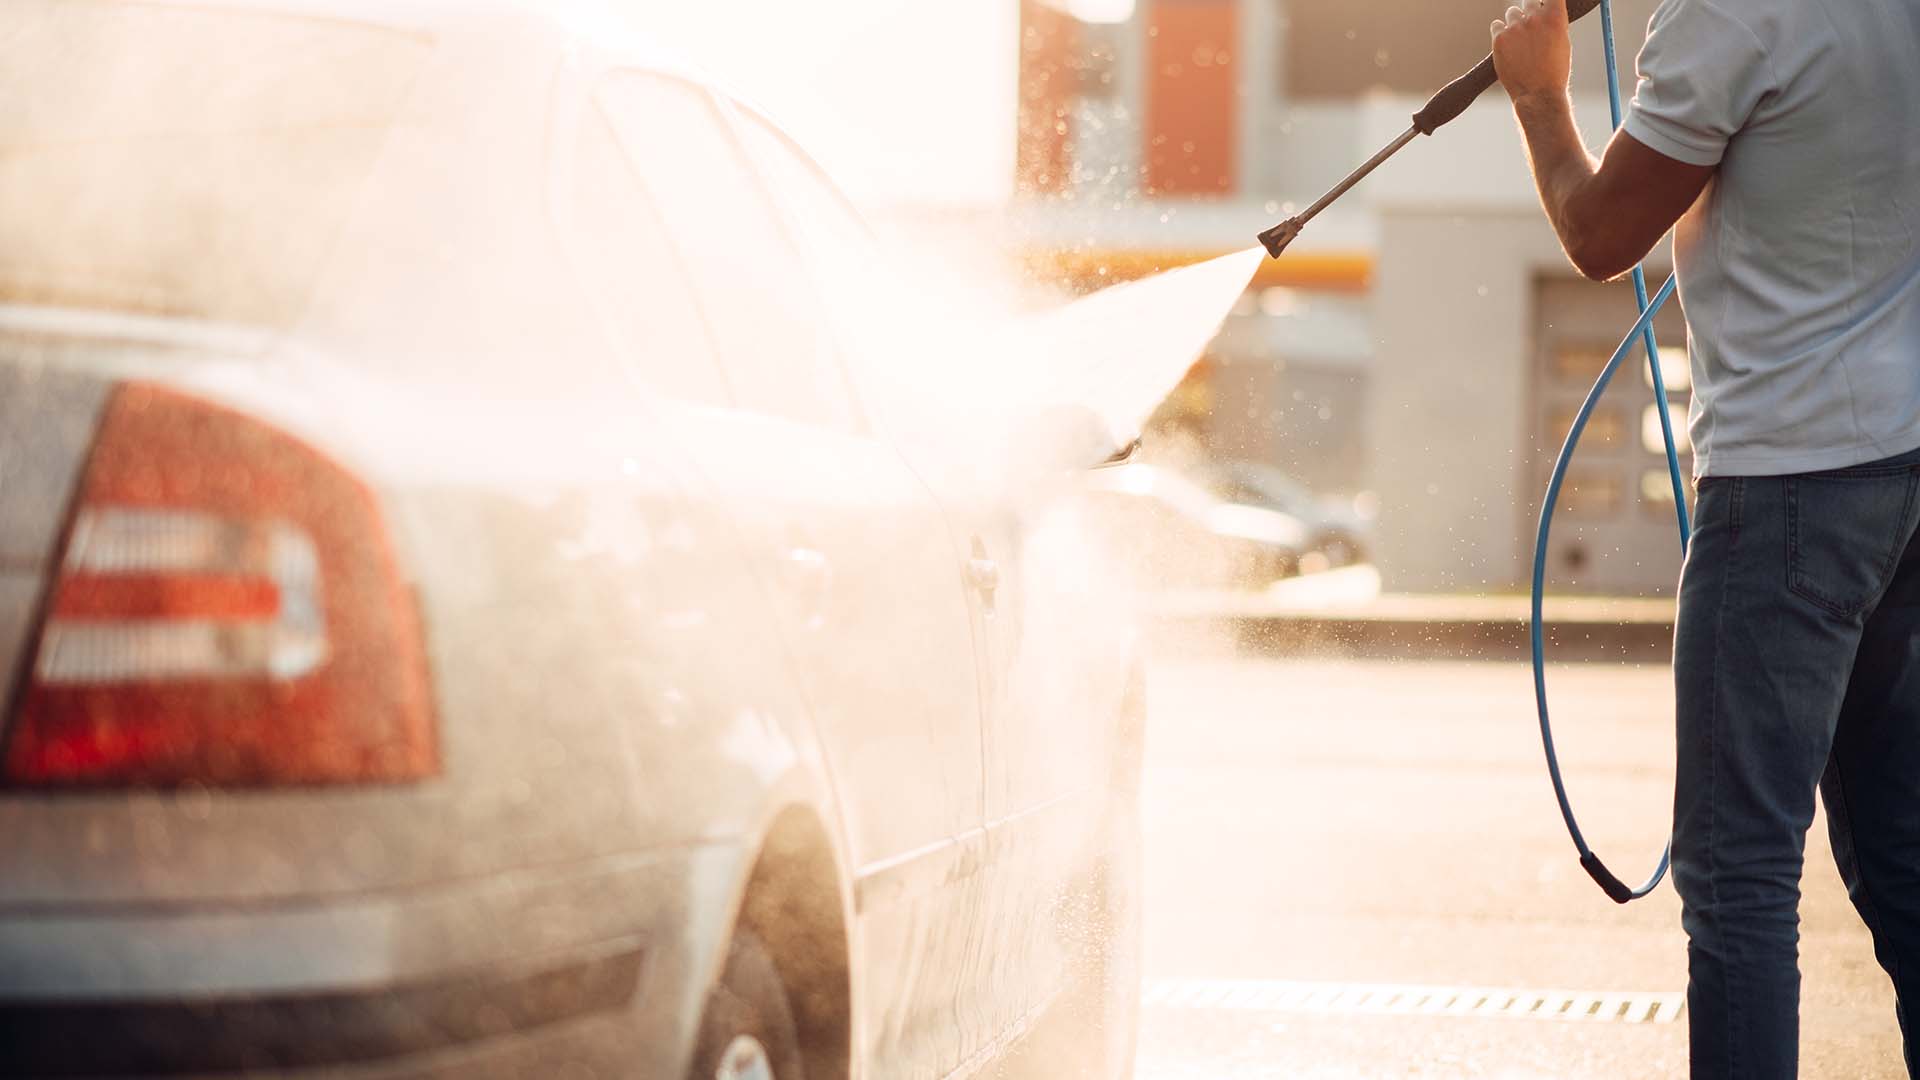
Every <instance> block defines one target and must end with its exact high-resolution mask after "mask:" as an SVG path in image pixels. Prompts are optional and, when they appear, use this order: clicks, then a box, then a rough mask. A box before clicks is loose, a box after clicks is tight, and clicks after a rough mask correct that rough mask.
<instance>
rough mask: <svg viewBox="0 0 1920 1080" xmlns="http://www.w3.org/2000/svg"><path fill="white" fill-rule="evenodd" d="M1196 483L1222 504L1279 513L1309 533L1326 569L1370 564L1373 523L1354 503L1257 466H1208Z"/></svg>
mask: <svg viewBox="0 0 1920 1080" xmlns="http://www.w3.org/2000/svg"><path fill="white" fill-rule="evenodd" d="M1189 471H1190V473H1191V475H1192V476H1193V478H1194V479H1195V480H1196V481H1197V482H1198V483H1200V484H1201V485H1202V486H1203V487H1205V488H1206V489H1207V490H1209V491H1211V492H1213V493H1214V494H1215V495H1217V496H1219V497H1220V498H1222V499H1226V500H1228V501H1231V502H1237V503H1245V504H1247V505H1250V506H1261V507H1266V508H1267V509H1270V510H1277V511H1279V512H1280V513H1283V514H1287V515H1289V516H1291V517H1293V518H1295V519H1297V520H1299V521H1300V523H1301V524H1303V525H1305V526H1306V528H1307V548H1306V549H1307V551H1308V552H1309V553H1310V554H1317V555H1319V556H1320V557H1321V559H1323V560H1324V562H1325V567H1333V568H1337V567H1341V566H1350V565H1352V564H1354V563H1361V562H1366V561H1367V559H1368V558H1369V557H1370V553H1371V551H1372V550H1373V519H1372V517H1371V516H1369V515H1366V514H1362V513H1361V512H1360V511H1359V510H1357V509H1355V507H1354V505H1353V504H1352V503H1351V502H1350V501H1343V500H1339V499H1333V498H1325V497H1321V496H1318V495H1315V494H1314V493H1313V492H1311V491H1309V490H1308V489H1307V488H1306V486H1305V485H1303V484H1301V483H1300V482H1298V481H1296V480H1294V479H1293V478H1292V477H1290V476H1288V475H1287V474H1286V473H1284V472H1282V471H1280V470H1279V469H1278V468H1275V467H1274V466H1272V465H1268V464H1264V463H1262V462H1256V461H1204V462H1200V463H1197V464H1195V465H1193V466H1191V467H1190V470H1189Z"/></svg>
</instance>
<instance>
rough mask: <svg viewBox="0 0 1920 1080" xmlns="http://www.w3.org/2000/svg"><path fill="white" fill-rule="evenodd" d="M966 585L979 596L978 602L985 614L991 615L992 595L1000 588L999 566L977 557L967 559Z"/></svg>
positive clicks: (991, 561) (989, 560) (990, 560)
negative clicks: (984, 609)
mask: <svg viewBox="0 0 1920 1080" xmlns="http://www.w3.org/2000/svg"><path fill="white" fill-rule="evenodd" d="M967 584H968V585H970V586H972V587H973V591H974V592H977V593H979V594H980V602H981V603H982V604H983V605H984V606H985V607H986V610H987V614H989V615H991V614H993V598H994V593H995V592H997V591H999V588H1000V564H999V563H997V562H994V561H993V560H992V559H988V558H985V557H983V556H979V555H976V556H974V557H973V558H971V559H968V560H967Z"/></svg>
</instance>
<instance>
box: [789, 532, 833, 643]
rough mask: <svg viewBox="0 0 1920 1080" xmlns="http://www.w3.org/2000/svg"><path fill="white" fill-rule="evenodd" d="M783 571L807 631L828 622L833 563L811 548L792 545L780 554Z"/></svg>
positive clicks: (801, 622) (801, 621)
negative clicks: (828, 602)
mask: <svg viewBox="0 0 1920 1080" xmlns="http://www.w3.org/2000/svg"><path fill="white" fill-rule="evenodd" d="M780 562H781V567H780V569H781V572H782V576H783V577H785V578H786V584H787V587H788V589H789V590H790V591H791V592H792V593H793V594H794V596H795V597H796V598H797V600H798V603H799V614H800V624H801V625H802V626H804V627H805V628H807V629H808V630H818V629H819V628H820V627H822V626H824V625H826V621H827V601H828V598H829V597H831V596H832V595H833V564H832V563H831V562H828V561H827V557H826V555H825V554H824V553H822V552H820V551H818V550H816V549H814V548H810V547H790V548H788V549H786V551H785V552H783V553H782V554H781V557H780Z"/></svg>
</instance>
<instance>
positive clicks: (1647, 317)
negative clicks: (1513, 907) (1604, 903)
mask: <svg viewBox="0 0 1920 1080" xmlns="http://www.w3.org/2000/svg"><path fill="white" fill-rule="evenodd" d="M1600 27H1601V37H1602V39H1604V41H1605V42H1606V59H1607V98H1608V103H1609V104H1610V105H1611V106H1612V109H1613V126H1614V127H1615V128H1618V127H1619V126H1620V74H1619V71H1618V69H1617V68H1616V66H1615V57H1614V48H1613V4H1612V0H1600ZM1674 285H1675V279H1673V278H1671V277H1669V278H1668V279H1667V282H1666V284H1664V285H1662V286H1661V287H1660V291H1659V293H1657V294H1656V295H1655V296H1654V297H1653V299H1652V301H1651V302H1649V301H1648V299H1647V279H1646V274H1645V272H1644V271H1643V270H1642V268H1641V267H1638V266H1636V267H1634V268H1633V293H1634V300H1635V302H1636V303H1637V304H1638V306H1639V309H1640V318H1639V319H1638V320H1637V321H1635V322H1634V324H1633V328H1632V329H1631V330H1628V331H1627V335H1626V337H1625V338H1623V339H1621V342H1620V347H1619V348H1617V349H1615V350H1614V351H1613V356H1612V358H1611V359H1609V360H1608V361H1607V366H1606V367H1605V368H1603V369H1601V371H1600V376H1599V378H1597V379H1595V380H1594V383H1593V389H1592V390H1591V391H1590V392H1588V394H1587V399H1586V400H1585V401H1584V402H1582V403H1581V405H1580V411H1579V412H1578V413H1577V414H1575V416H1574V418H1573V426H1572V427H1571V428H1570V429H1569V430H1568V431H1567V441H1566V443H1565V444H1564V445H1563V446H1561V448H1560V456H1559V457H1558V458H1556V459H1555V460H1554V463H1553V476H1552V478H1551V479H1550V480H1548V481H1547V495H1546V498H1545V499H1544V500H1543V501H1542V503H1541V506H1540V530H1539V533H1538V535H1537V536H1536V537H1535V539H1534V545H1533V618H1532V621H1531V623H1530V624H1529V627H1528V636H1529V638H1530V641H1531V645H1532V648H1533V697H1534V703H1535V705H1536V706H1537V707H1538V708H1539V712H1540V743H1541V745H1542V747H1543V748H1544V749H1545V750H1546V755H1547V775H1548V776H1549V777H1550V778H1551V779H1552V780H1553V795H1554V798H1555V799H1556V800H1558V801H1559V803H1560V816H1561V818H1562V819H1563V820H1565V821H1566V823H1567V835H1568V836H1570V837H1572V838H1573V847H1574V850H1575V851H1577V852H1578V853H1579V855H1580V865H1581V867H1583V868H1584V869H1585V870H1586V871H1587V873H1588V874H1589V875H1590V876H1592V878H1593V879H1594V881H1595V882H1596V883H1597V884H1599V886H1600V888H1601V889H1602V890H1603V891H1604V892H1605V893H1606V894H1607V895H1608V896H1609V897H1611V898H1612V899H1613V901H1614V902H1615V903H1620V904H1624V903H1626V902H1628V901H1629V900H1638V899H1639V898H1640V897H1643V896H1645V895H1647V894H1648V893H1650V892H1652V891H1653V890H1654V888H1655V887H1657V886H1658V885H1659V884H1660V880H1661V879H1662V878H1664V877H1665V876H1666V874H1667V867H1668V865H1669V863H1670V862H1671V858H1672V854H1673V849H1672V845H1671V844H1669V845H1668V846H1667V847H1666V848H1664V849H1663V850H1662V851H1661V853H1660V862H1659V864H1658V865H1657V866H1655V867H1654V870H1653V875H1652V876H1651V877H1649V878H1647V880H1646V882H1645V883H1644V884H1642V885H1641V886H1640V887H1639V888H1637V889H1636V888H1630V887H1629V886H1627V885H1626V884H1625V883H1624V882H1622V881H1621V880H1620V879H1619V878H1617V877H1615V876H1614V875H1613V873H1612V872H1611V871H1609V870H1608V869H1607V867H1606V864H1605V863H1603V862H1601V861H1600V857H1599V856H1598V855H1595V854H1594V853H1593V849H1592V848H1590V847H1588V846H1587V841H1586V838H1585V837H1584V836H1583V835H1581V832H1580V823H1579V822H1578V821H1576V820H1575V819H1574V816H1573V804H1572V803H1571V802H1570V801H1569V800H1568V798H1567V785H1566V781H1565V780H1564V778H1562V776H1561V774H1560V757H1559V755H1558V754H1557V753H1555V751H1554V748H1553V726H1552V724H1551V723H1550V722H1549V721H1548V719H1547V669H1546V641H1545V628H1544V625H1543V622H1542V614H1541V611H1542V607H1543V606H1544V600H1545V596H1546V577H1547V536H1548V533H1549V532H1550V530H1551V529H1552V527H1553V512H1554V509H1555V507H1556V506H1557V504H1558V503H1559V500H1560V488H1561V485H1562V484H1563V483H1565V481H1566V477H1567V466H1568V465H1569V464H1571V463H1572V461H1573V452H1574V448H1575V447H1576V446H1578V445H1579V443H1580V435H1581V433H1582V432H1583V431H1585V430H1586V426H1587V420H1588V419H1589V418H1590V417H1591V416H1592V415H1593V410H1594V407H1595V406H1596V405H1598V404H1599V403H1600V396H1601V395H1602V394H1603V393H1605V392H1606V389H1607V384H1608V383H1610V382H1611V381H1613V376H1614V372H1615V371H1617V370H1618V369H1619V367H1620V364H1621V362H1622V361H1624V360H1625V359H1626V358H1627V355H1628V354H1629V353H1631V352H1632V351H1633V346H1634V344H1635V341H1634V339H1635V338H1639V339H1641V341H1642V342H1644V344H1645V346H1646V351H1647V366H1648V371H1649V373H1650V374H1651V375H1652V382H1653V400H1654V406H1655V408H1656V409H1657V410H1658V411H1659V414H1660V434H1661V437H1662V438H1663V439H1664V440H1665V442H1666V450H1667V477H1668V480H1669V481H1670V482H1671V483H1672V485H1673V505H1674V512H1675V514H1676V515H1677V516H1678V519H1679V525H1680V550H1681V553H1682V555H1683V556H1684V554H1685V552H1686V549H1687V543H1688V541H1689V540H1690V539H1691V530H1690V529H1689V527H1688V521H1687V495H1686V488H1685V485H1684V484H1683V483H1682V482H1681V479H1680V453H1679V451H1678V449H1677V448H1676V447H1675V446H1674V442H1673V417H1672V416H1671V415H1670V414H1669V412H1668V409H1667V382H1666V378H1665V377H1664V376H1663V375H1662V374H1661V371H1660V349H1659V346H1658V345H1656V344H1655V342H1654V334H1653V317H1654V316H1655V315H1656V314H1657V313H1658V312H1659V311H1660V308H1661V306H1662V305H1663V304H1665V303H1666V302H1667V300H1668V298H1670V297H1671V296H1672V295H1673V290H1674Z"/></svg>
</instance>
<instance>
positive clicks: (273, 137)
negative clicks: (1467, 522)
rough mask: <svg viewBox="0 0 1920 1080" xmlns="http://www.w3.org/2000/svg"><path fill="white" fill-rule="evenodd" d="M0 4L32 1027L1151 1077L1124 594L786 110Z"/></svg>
mask: <svg viewBox="0 0 1920 1080" xmlns="http://www.w3.org/2000/svg"><path fill="white" fill-rule="evenodd" d="M0 42H3V43H4V45H3V46H0V47H3V48H4V49H5V52H6V62H5V63H4V64H0V94H4V97H5V99H6V100H7V101H9V102H13V103H16V105H17V106H19V107H15V108H10V109H9V110H7V111H6V112H5V113H4V114H0V147H4V148H5V153H0V678H4V680H5V681H4V684H0V701H3V702H5V703H6V704H5V709H6V712H5V715H4V730H3V731H0V835H4V836H6V837H7V842H6V843H5V844H4V845H0V1046H4V1047H5V1048H6V1049H5V1052H4V1053H0V1074H7V1075H47V1074H59V1075H96V1074H113V1075H146V1074H163V1073H164V1074H176V1073H180V1072H193V1073H195V1074H208V1075H215V1074H238V1073H242V1072H245V1073H247V1074H249V1075H252V1074H256V1073H258V1072H261V1071H263V1070H270V1069H281V1068H285V1069H296V1068H298V1069H309V1068H333V1067H352V1068H354V1069H356V1070H361V1071H363V1072H366V1073H368V1074H373V1073H377V1074H379V1075H393V1074H405V1075H426V1074H441V1075H459V1076H474V1075H528V1074H536V1073H537V1074H542V1075H544V1074H547V1073H556V1072H565V1073H567V1074H568V1075H573V1074H582V1075H603V1076H623V1077H624V1076H639V1077H671V1078H675V1080H678V1078H681V1077H686V1076H696V1077H701V1078H703V1080H704V1078H708V1077H747V1076H766V1075H772V1076H774V1077H789V1076H799V1075H802V1073H804V1075H805V1076H807V1077H809V1078H813V1080H820V1078H832V1077H857V1076H884V1077H894V1076H938V1075H947V1074H950V1073H953V1072H956V1071H962V1070H967V1069H973V1068H977V1067H980V1066H981V1065H983V1064H984V1063H990V1062H993V1061H995V1060H997V1059H1003V1058H1005V1059H1007V1060H1009V1061H1011V1062H1012V1063H1013V1064H1014V1065H1016V1066H1024V1067H1026V1068H1028V1069H1030V1070H1031V1071H1032V1072H1033V1073H1034V1074H1035V1075H1039V1076H1068V1075H1087V1076H1101V1077H1109V1076H1122V1075H1125V1074H1126V1072H1127V1071H1128V1069H1129V1067H1130V1064H1129V1063H1130V1061H1131V1047H1132V1037H1133V1027H1134V1023H1133V1021H1134V1014H1135V1009H1136V1006H1137V996H1138V990H1139V984H1138V977H1137V971H1136V964H1137V944H1138V938H1137V935H1138V899H1137V888H1136V863H1137V855H1138V853H1137V844H1138V841H1137V836H1138V831H1137V822H1136V809H1135V807H1136V798H1135V797H1136V791H1137V787H1138V770H1139V759H1140V745H1141V738H1142V732H1141V726H1142V708H1143V706H1142V692H1141V685H1140V675H1139V665H1138V661H1137V654H1136V651H1135V647H1134V644H1133V639H1132V636H1131V629H1130V623H1129V622H1128V621H1127V620H1126V619H1124V618H1121V617H1116V616H1118V615H1120V614H1123V613H1119V612H1116V611H1115V610H1114V609H1113V607H1112V605H1111V597H1110V596H1109V593H1108V592H1107V591H1105V590H1103V588H1102V584H1103V583H1100V582H1097V581H1093V582H1090V581H1088V579H1087V573H1086V566H1087V564H1088V552H1089V547H1088V544H1087V537H1086V535H1085V534H1084V533H1082V532H1080V531H1078V530H1077V528H1075V527H1072V526H1071V513H1070V512H1068V511H1066V510H1062V509H1060V507H1061V506H1064V505H1065V504H1064V503H1061V502H1056V501H1050V500H1049V499H1048V498H1047V497H1046V494H1045V492H1046V489H1045V488H1044V486H1037V485H1012V484H1009V483H1006V482H1005V478H1004V477H1002V478H1001V480H1000V481H998V482H993V483H985V482H981V481H980V479H979V477H978V476H971V475H970V474H968V473H967V472H966V470H965V469H962V468H960V467H958V463H960V462H964V461H968V460H972V459H974V458H976V457H979V456H981V455H982V448H981V447H979V446H974V445H966V446H961V445H953V444H946V445H945V447H944V452H943V450H942V443H941V441H940V440H939V439H937V438H934V437H933V435H934V433H933V432H931V431H930V430H929V429H926V428H917V429H915V430H913V431H910V432H907V431H905V429H904V428H903V426H902V425H903V420H902V419H901V418H902V417H903V416H905V415H906V414H907V411H908V410H907V408H906V406H905V405H904V404H898V403H892V404H889V403H885V402H883V401H882V399H883V398H884V397H887V395H882V394H880V393H878V392H875V391H874V389H873V388H874V387H875V385H876V384H877V382H878V381H879V380H877V379H876V378H875V374H876V372H880V371H884V370H895V371H896V372H897V370H898V368H899V366H900V365H902V364H909V363H912V362H913V360H914V358H913V357H911V356H904V355H897V354H896V355H891V356H890V355H885V354H884V353H882V352H877V351H876V349H883V348H884V346H885V343H886V342H887V340H888V338H887V336H886V335H885V334H884V333H869V332H868V331H869V330H870V329H871V328H869V327H865V326H863V325H861V323H860V321H859V317H860V305H859V304H858V303H856V302H854V298H852V297H849V296H847V295H844V294H842V293H841V292H840V291H839V289H838V285H839V284H840V279H839V278H838V277H837V275H836V271H835V268H836V267H839V266H843V265H846V264H848V263H854V264H860V263H863V262H864V261H865V260H867V259H868V258H869V256H870V253H869V252H868V251H867V250H866V249H865V247H864V245H865V244H866V240H864V239H863V236H864V234H863V230H862V227H861V226H860V224H859V222H858V219H857V217H856V216H855V215H854V214H853V213H852V212H851V211H850V210H849V209H848V208H847V206H846V204H845V203H844V201H842V200H841V199H840V198H839V196H838V194H837V192H836V191H835V190H834V189H833V186H832V185H831V184H830V183H829V182H828V181H827V180H826V179H825V178H824V177H823V176H822V175H821V174H820V173H819V171H818V170H817V168H815V166H814V165H813V164H812V163H811V162H810V161H809V160H808V159H807V158H806V157H805V156H804V155H803V154H802V153H801V152H800V151H799V150H798V149H797V148H796V147H794V146H793V145H792V144H791V143H790V142H789V141H788V140H787V139H786V138H785V137H784V136H783V135H782V134H781V133H780V132H779V131H778V130H777V129H775V128H774V127H773V126H772V125H770V124H769V123H768V122H767V121H766V120H765V119H764V118H762V117H761V116H760V115H759V114H757V113H754V112H752V111H751V110H748V109H746V108H744V107H742V106H740V105H739V104H738V103H736V102H734V101H731V100H729V99H728V98H726V97H725V96H724V95H722V94H720V93H718V92H717V91H716V90H715V89H714V88H712V87H711V86H708V85H706V84H705V83H703V82H701V81H700V80H699V79H697V78H694V77H691V76H690V75H688V74H687V73H685V72H683V71H680V70H678V69H677V68H675V67H674V66H673V65H672V64H671V63H668V62H665V61H663V60H661V59H659V58H658V57H656V56H652V55H650V54H648V52H647V51H646V49H645V48H644V47H643V46H639V45H632V44H626V45H621V44H609V42H608V40H607V39H606V38H604V37H600V38H595V39H592V40H589V39H584V38H582V37H580V36H578V35H576V34H574V33H572V32H570V31H569V30H568V29H567V28H565V27H563V26H559V25H556V24H555V23H553V22H552V21H549V20H548V19H546V18H544V17H538V16H535V15H529V14H523V13H519V12H515V11H513V10H511V9H504V10H493V9H488V10H483V11H473V10H469V9H455V8H448V7H446V6H440V5H421V6H418V7H415V6H412V5H405V4H393V5H382V6H381V7H380V8H378V9H377V10H376V9H374V8H372V7H370V6H368V5H364V4H358V3H346V2H342V3H340V4H338V5H331V4H314V3H310V2H295V0H287V2H285V3H257V4H242V3H235V4H218V5H208V4H204V3H167V2H124V3H123V2H115V0H85V2H80V0H21V2H18V3H10V4H7V5H5V6H4V7H0ZM48 88H56V89H52V90H49V89H48ZM1237 290H1238V285H1235V287H1234V288H1233V290H1231V291H1229V292H1227V293H1226V295H1224V296H1223V297H1221V298H1220V300H1219V303H1218V305H1217V309H1218V310H1217V311H1213V310H1210V309H1208V310H1202V311H1200V313H1199V314H1197V315H1196V314H1194V313H1193V312H1191V311H1190V312H1189V313H1188V315H1186V316H1185V317H1186V318H1187V319H1188V320H1189V321H1193V322H1195V324H1196V327H1197V329H1196V330H1195V333H1196V334H1197V335H1198V337H1199V338H1201V339H1204V336H1205V333H1206V332H1207V331H1208V329H1209V327H1208V326H1207V325H1206V324H1207V322H1208V321H1209V320H1211V321H1212V322H1213V323H1217V322H1218V319H1219V317H1220V315H1221V314H1222V313H1224V311H1225V310H1226V307H1227V305H1228V304H1230V303H1231V301H1232V294H1233V292H1237ZM1190 307H1191V305H1190ZM1202 308H1203V309H1204V308H1205V305H1202ZM1183 362H1184V361H1183ZM937 375H938V371H937V370H926V371H923V372H922V375H921V376H920V377H919V378H917V379H896V380H895V381H896V382H901V383H913V382H916V381H917V382H919V383H921V384H923V390H924V391H925V393H926V394H927V395H928V396H931V397H934V398H937V397H938V396H939V394H940V392H941V390H940V382H939V380H938V379H937V378H935V377H934V376H937ZM903 400H904V399H903ZM1015 426H1016V427H1017V426H1018V425H1015ZM908 436H911V437H908ZM1117 449H1119V447H1118V446H1117V445H1116V446H1109V447H1103V448H1098V449H1097V451H1095V452H1091V453H1090V454H1089V457H1088V460H1087V461H1086V462H1085V463H1086V464H1090V463H1092V462H1093V461H1097V460H1100V458H1101V457H1103V456H1106V455H1110V454H1112V453H1113V452H1114V451H1115V450H1117ZM986 456H991V455H986ZM942 462H944V463H945V465H946V466H948V467H943V466H942ZM1052 464H1053V465H1055V466H1059V467H1063V468H1070V467H1072V465H1073V463H1072V462H1064V463H1062V462H1055V463H1052ZM1038 471H1040V472H1045V471H1046V470H1038ZM1272 550H1275V551H1277V550H1278V549H1277V548H1273V549H1272ZM1016 1052H1017V1053H1016ZM1009 1055H1012V1056H1011V1057H1009ZM569 1070H571V1071H569ZM356 1074H358V1073H356Z"/></svg>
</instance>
